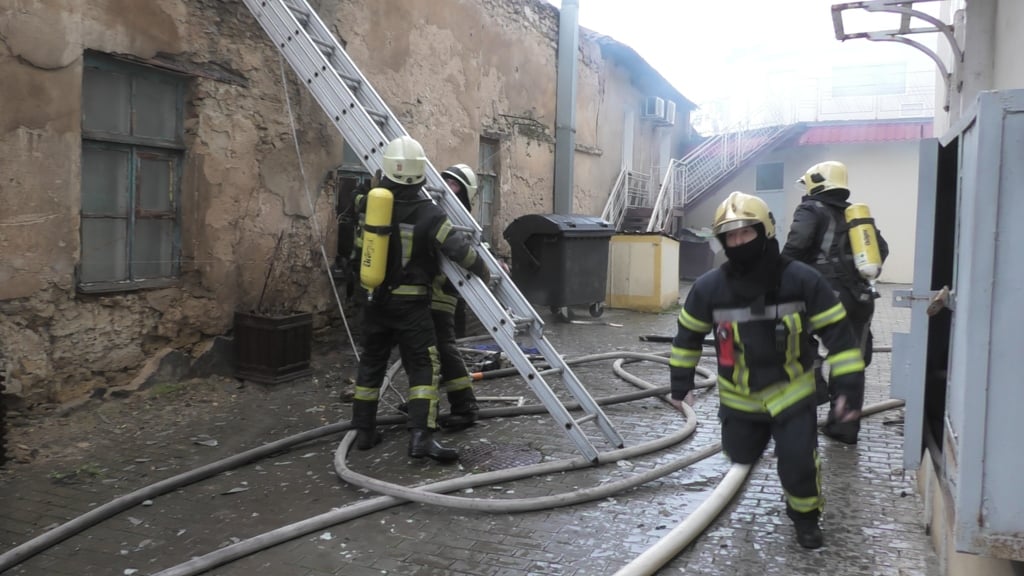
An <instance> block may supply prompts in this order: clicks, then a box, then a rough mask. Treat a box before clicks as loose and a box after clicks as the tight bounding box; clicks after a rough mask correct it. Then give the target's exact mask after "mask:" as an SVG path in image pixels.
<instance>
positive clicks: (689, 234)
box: [676, 227, 715, 242]
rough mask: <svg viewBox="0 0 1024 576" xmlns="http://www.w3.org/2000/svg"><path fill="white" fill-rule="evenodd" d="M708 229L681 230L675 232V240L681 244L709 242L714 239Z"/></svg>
mask: <svg viewBox="0 0 1024 576" xmlns="http://www.w3.org/2000/svg"><path fill="white" fill-rule="evenodd" d="M714 236H715V235H714V233H713V232H712V231H711V229H710V228H707V227H705V228H681V229H679V231H678V232H676V240H680V241H682V242H710V241H711V239H712V238H714Z"/></svg>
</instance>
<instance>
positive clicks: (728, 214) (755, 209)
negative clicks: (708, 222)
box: [712, 192, 775, 238]
mask: <svg viewBox="0 0 1024 576" xmlns="http://www.w3.org/2000/svg"><path fill="white" fill-rule="evenodd" d="M755 224H762V225H763V226H764V233H765V236H767V237H768V238H774V237H775V217H774V216H772V213H771V212H770V211H769V210H768V205H767V204H765V202H764V200H762V199H760V198H758V197H757V196H751V195H750V194H744V193H743V192H733V193H732V194H729V197H728V198H726V199H725V201H723V202H722V203H721V204H719V205H718V208H717V209H715V223H714V226H713V227H712V231H713V232H714V234H715V236H718V235H719V234H725V233H726V232H728V231H730V230H736V229H738V228H743V227H744V226H753V225H755Z"/></svg>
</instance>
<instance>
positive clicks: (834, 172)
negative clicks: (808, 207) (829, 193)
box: [797, 160, 849, 195]
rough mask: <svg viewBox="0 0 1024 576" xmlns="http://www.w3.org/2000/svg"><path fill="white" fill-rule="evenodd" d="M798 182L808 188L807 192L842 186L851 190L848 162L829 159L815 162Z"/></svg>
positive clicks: (818, 191)
mask: <svg viewBox="0 0 1024 576" xmlns="http://www.w3.org/2000/svg"><path fill="white" fill-rule="evenodd" d="M797 183H798V184H801V185H803V186H804V188H806V189H807V193H808V194H811V195H814V194H820V193H822V192H824V191H826V190H834V189H836V188H842V189H843V190H849V188H848V187H847V179H846V164H843V163H842V162H836V161H835V160H829V161H827V162H821V163H819V164H815V165H814V166H811V167H810V168H808V169H807V172H806V173H805V174H804V175H803V176H801V177H800V179H799V180H797Z"/></svg>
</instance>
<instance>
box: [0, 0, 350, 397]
mask: <svg viewBox="0 0 1024 576" xmlns="http://www.w3.org/2000/svg"><path fill="white" fill-rule="evenodd" d="M4 10H5V12H4V13H2V14H0V77H3V78H5V81H4V82H3V84H2V86H0V102H2V103H3V104H2V106H0V158H2V160H0V162H2V164H0V205H2V206H3V211H2V212H0V342H2V344H3V347H4V355H5V356H6V358H7V360H8V363H9V365H10V366H9V370H10V381H9V392H13V393H15V394H18V395H20V396H22V397H23V398H24V399H25V400H26V401H27V402H28V403H36V402H63V401H67V400H72V399H75V398H77V397H81V396H82V395H84V394H87V393H91V392H93V391H95V390H96V389H98V388H102V389H106V388H110V387H114V386H119V385H123V384H126V383H128V382H129V381H130V380H131V379H132V378H133V377H134V376H135V375H136V373H137V372H138V370H139V368H140V367H142V366H143V365H144V364H145V362H146V360H147V359H148V358H150V357H152V356H153V355H155V354H156V353H158V352H159V351H161V350H164V349H168V348H170V349H178V350H182V351H185V352H190V351H193V349H197V348H198V347H199V345H200V343H201V342H203V341H204V340H205V339H208V338H209V337H211V336H213V335H217V334H223V333H225V332H228V331H229V330H230V329H231V328H232V321H233V319H232V315H233V312H234V311H235V310H236V309H237V310H248V309H253V308H255V307H256V306H257V302H258V301H259V298H260V294H261V292H263V286H264V279H265V278H268V277H269V278H270V280H269V282H268V286H267V288H266V294H265V295H264V300H263V306H262V308H263V309H265V310H268V311H272V310H282V309H301V310H314V311H322V310H324V309H325V308H327V305H328V303H329V301H328V300H327V296H328V292H329V286H328V285H327V284H326V276H325V275H324V274H323V272H322V271H321V270H322V265H321V263H320V260H319V255H318V254H316V253H313V252H312V251H313V250H315V249H316V248H317V241H316V239H315V235H314V233H313V230H312V219H311V218H310V215H311V210H310V208H309V202H308V201H307V199H306V196H305V193H304V192H303V188H302V183H301V178H300V176H299V173H298V161H297V159H296V154H295V147H294V144H293V142H292V137H291V130H290V127H289V124H288V116H287V114H286V112H285V104H284V93H283V91H282V87H281V79H280V69H279V67H278V61H277V57H276V53H275V52H273V50H272V49H271V48H270V46H269V45H268V42H267V41H266V40H265V39H264V37H263V35H262V33H261V32H260V31H259V29H258V28H257V25H256V23H255V21H254V20H253V19H252V17H251V16H249V14H248V12H247V11H246V10H245V8H244V6H243V5H242V4H241V3H239V2H221V1H216V0H191V1H189V2H181V1H180V0H153V1H147V2H136V1H134V0H102V1H98V0H97V1H90V2H88V3H85V2H62V1H57V0H52V1H40V0H36V1H32V0H17V1H14V2H10V3H6V8H5V9H4ZM86 50H95V51H98V52H105V53H111V54H124V55H131V56H134V57H137V58H153V57H155V56H157V55H158V54H164V55H172V56H173V59H174V60H176V61H180V62H193V63H196V64H199V65H205V66H207V67H212V68H216V69H225V70H230V71H231V72H232V75H233V77H235V78H237V79H239V83H235V84H232V83H225V82H220V81H216V80H212V79H209V78H203V77H197V78H195V79H194V80H192V81H191V83H190V86H189V89H188V91H187V95H186V100H187V111H186V119H185V131H186V143H187V146H188V151H187V154H186V158H185V161H184V167H183V178H182V185H181V193H182V199H181V219H180V222H181V226H182V264H181V278H180V282H178V283H177V285H176V286H174V287H172V288H165V289H159V290H140V291H135V292H125V293H123V294H116V295H81V294H76V291H75V276H74V274H75V266H76V264H77V262H78V258H79V248H80V243H79V222H78V214H79V211H80V171H81V120H80V118H81V84H82V70H83V53H84V51H86ZM240 84H241V85H240ZM291 98H292V103H293V106H294V107H295V115H296V118H298V119H300V120H299V124H298V135H299V139H300V142H301V145H302V153H303V159H304V161H305V164H306V173H307V175H309V177H310V178H311V180H312V182H310V186H311V190H312V194H314V195H315V198H316V203H317V208H316V212H317V219H318V221H319V224H320V227H321V229H324V230H327V231H330V226H329V223H330V222H332V221H333V208H332V206H331V202H330V200H329V199H328V198H326V197H325V196H324V195H323V194H322V193H320V190H319V188H320V186H319V183H320V181H321V180H322V179H323V176H324V175H325V173H326V172H327V170H329V169H330V168H332V167H333V166H334V165H335V164H337V161H336V159H340V157H341V138H340V136H338V135H336V134H335V132H334V131H333V129H330V128H329V126H325V125H323V123H322V122H321V118H322V113H321V112H319V109H318V108H317V107H316V106H315V104H314V102H313V101H312V99H311V97H309V96H307V95H306V94H305V93H303V92H300V91H299V90H297V89H295V88H293V89H292V92H291ZM279 238H280V239H281V240H280V246H279V247H278V249H277V253H276V255H275V252H274V250H275V246H277V245H278V244H279ZM328 245H331V242H330V240H328ZM271 260H273V263H274V267H273V269H271V268H270V262H271ZM268 272H269V274H268Z"/></svg>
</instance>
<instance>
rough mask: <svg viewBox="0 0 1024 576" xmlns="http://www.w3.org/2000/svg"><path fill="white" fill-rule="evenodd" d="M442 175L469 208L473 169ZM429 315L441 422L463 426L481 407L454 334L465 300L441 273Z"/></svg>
mask: <svg viewBox="0 0 1024 576" xmlns="http://www.w3.org/2000/svg"><path fill="white" fill-rule="evenodd" d="M441 177H442V178H443V179H444V181H445V184H447V185H448V189H449V190H450V191H451V193H452V194H455V197H456V198H458V199H459V201H460V202H461V203H462V205H463V206H464V207H465V208H466V210H467V211H469V212H472V205H471V203H470V199H471V198H472V197H473V196H475V195H476V173H475V172H473V169H472V168H470V167H469V166H467V165H465V164H456V165H454V166H449V167H448V168H446V169H445V170H444V171H443V172H441ZM432 289H433V290H432V295H431V300H430V315H431V317H432V318H433V321H434V332H435V334H436V335H437V351H438V355H439V356H440V362H441V388H442V389H443V390H444V392H445V394H446V395H447V396H448V404H449V406H450V412H449V415H448V416H447V417H444V418H442V420H441V426H443V427H444V428H446V429H448V430H458V429H464V428H467V427H469V426H472V425H473V423H474V422H476V420H477V418H478V416H479V412H480V407H479V405H478V404H477V401H476V394H475V393H474V392H473V380H472V378H471V377H470V375H469V370H467V369H466V363H465V361H464V360H463V359H462V354H461V353H460V352H459V348H458V344H457V343H456V339H457V338H462V337H463V336H465V333H466V302H465V301H464V300H463V299H462V298H460V297H459V292H458V291H457V290H456V289H455V286H454V285H452V283H451V281H450V280H448V277H447V276H445V275H444V274H438V275H437V276H436V277H435V278H434V283H433V286H432Z"/></svg>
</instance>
